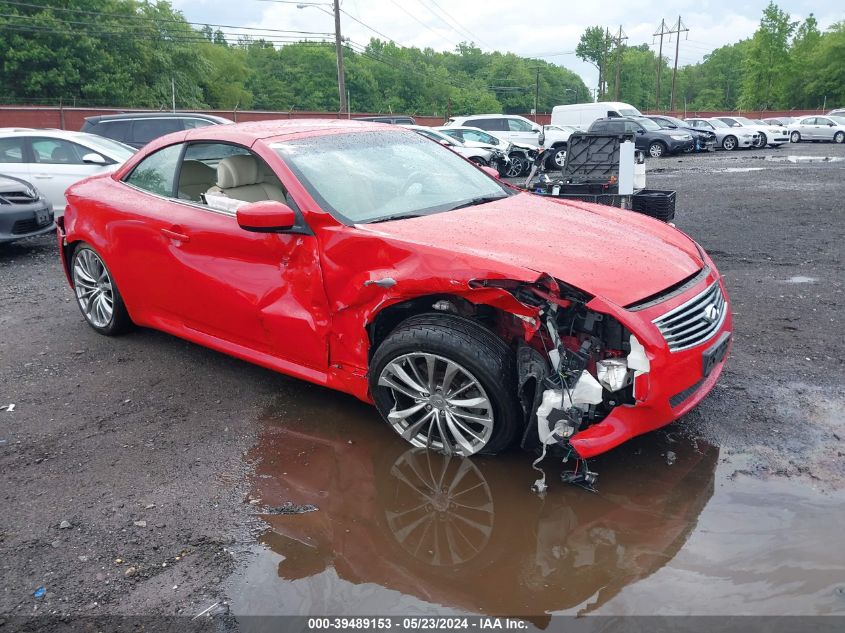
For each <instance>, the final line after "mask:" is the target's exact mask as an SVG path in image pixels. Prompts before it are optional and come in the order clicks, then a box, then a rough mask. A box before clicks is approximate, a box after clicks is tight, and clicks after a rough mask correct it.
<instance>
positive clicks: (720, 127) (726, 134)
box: [684, 118, 759, 152]
mask: <svg viewBox="0 0 845 633" xmlns="http://www.w3.org/2000/svg"><path fill="white" fill-rule="evenodd" d="M684 120H685V121H686V122H687V123H689V124H690V126H691V127H694V128H695V129H696V130H708V131H710V132H714V133H715V134H716V147H721V148H722V149H723V150H725V151H728V152H731V151H733V150H735V149H739V148H746V149H747V148H749V147H754V146H755V145H757V142H758V139H759V135H758V134H757V133H756V132H754V131H753V130H751V129H748V128H732V127H730V126H729V125H728V124H727V123H725V122H724V121H722V120H721V119H716V118H713V119H702V118H692V119H684Z"/></svg>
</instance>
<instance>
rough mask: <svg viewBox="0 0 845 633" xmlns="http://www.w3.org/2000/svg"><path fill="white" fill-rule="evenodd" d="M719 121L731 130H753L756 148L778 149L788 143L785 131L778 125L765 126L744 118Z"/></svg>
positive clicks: (738, 117)
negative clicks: (755, 134)
mask: <svg viewBox="0 0 845 633" xmlns="http://www.w3.org/2000/svg"><path fill="white" fill-rule="evenodd" d="M717 118H718V119H721V120H722V121H723V122H724V123H726V124H727V125H728V126H729V127H731V128H735V129H736V128H748V129H750V130H754V131H755V132H757V134H758V135H759V136H758V137H757V147H766V146H767V145H769V146H771V147H778V146H780V145H783V144H784V143H789V134H787V132H786V129H785V128H783V127H781V126H780V125H767V124H765V123H759V122H757V121H752V120H751V119H749V118H748V117H744V116H720V117H717Z"/></svg>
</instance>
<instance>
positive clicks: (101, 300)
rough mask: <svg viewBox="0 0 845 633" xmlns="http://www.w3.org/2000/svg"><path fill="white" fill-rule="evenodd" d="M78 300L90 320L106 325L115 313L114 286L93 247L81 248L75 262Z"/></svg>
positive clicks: (90, 321) (93, 323) (98, 324)
mask: <svg viewBox="0 0 845 633" xmlns="http://www.w3.org/2000/svg"><path fill="white" fill-rule="evenodd" d="M73 286H74V290H75V291H76V300H77V301H78V302H79V307H80V308H81V309H82V313H83V314H84V315H85V318H86V319H87V320H88V322H89V323H90V324H91V325H93V326H95V327H106V326H107V325H108V324H109V323H110V322H111V319H112V315H113V314H114V287H113V285H112V280H111V278H110V277H109V272H108V270H107V269H106V267H105V264H103V262H102V260H101V259H100V257H99V256H98V255H97V254H96V253H95V252H94V251H92V250H91V249H88V248H84V249H82V250H80V251H79V252H78V253H77V255H76V259H75V260H74V262H73Z"/></svg>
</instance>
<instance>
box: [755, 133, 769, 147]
mask: <svg viewBox="0 0 845 633" xmlns="http://www.w3.org/2000/svg"><path fill="white" fill-rule="evenodd" d="M768 144H769V139H768V137H767V136H766V135H765V134H763V133H762V132H760V144H759V145H757V147H759V148H761V149H762V148H764V147H766V145H768Z"/></svg>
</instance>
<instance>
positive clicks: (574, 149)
mask: <svg viewBox="0 0 845 633" xmlns="http://www.w3.org/2000/svg"><path fill="white" fill-rule="evenodd" d="M633 140H634V135H633V134H591V133H589V132H575V133H573V134H572V135H571V136H570V137H569V140H568V141H567V145H566V163H565V164H564V166H563V170H562V172H561V176H562V177H563V179H564V180H565V181H566V182H567V183H573V184H581V183H600V184H606V183H609V182H611V181H613V182H615V181H616V180H618V178H619V146H620V145H621V143H623V142H624V141H633Z"/></svg>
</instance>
